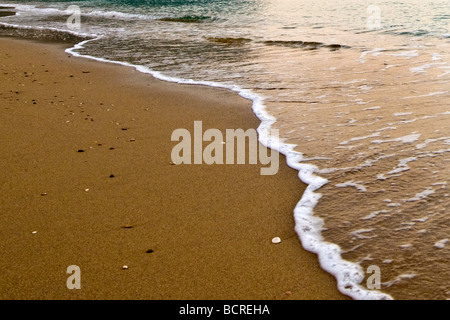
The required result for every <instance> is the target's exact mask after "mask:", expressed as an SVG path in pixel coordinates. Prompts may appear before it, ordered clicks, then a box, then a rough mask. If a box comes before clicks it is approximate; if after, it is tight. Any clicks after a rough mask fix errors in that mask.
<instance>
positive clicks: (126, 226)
mask: <svg viewBox="0 0 450 320" xmlns="http://www.w3.org/2000/svg"><path fill="white" fill-rule="evenodd" d="M122 228H124V229H131V228H134V227H133V226H132V225H131V224H126V225H124V226H123V227H122Z"/></svg>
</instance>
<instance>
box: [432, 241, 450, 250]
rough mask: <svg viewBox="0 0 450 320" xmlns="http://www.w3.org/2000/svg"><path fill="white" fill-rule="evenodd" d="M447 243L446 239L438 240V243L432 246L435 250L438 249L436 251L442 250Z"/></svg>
mask: <svg viewBox="0 0 450 320" xmlns="http://www.w3.org/2000/svg"><path fill="white" fill-rule="evenodd" d="M447 242H448V239H442V240H439V241H438V242H436V243H435V244H434V246H435V247H436V248H438V249H443V248H444V247H445V244H446V243H447Z"/></svg>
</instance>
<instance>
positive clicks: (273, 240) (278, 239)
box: [272, 237, 281, 243]
mask: <svg viewBox="0 0 450 320" xmlns="http://www.w3.org/2000/svg"><path fill="white" fill-rule="evenodd" d="M280 242H281V239H280V238H279V237H275V238H273V239H272V243H280Z"/></svg>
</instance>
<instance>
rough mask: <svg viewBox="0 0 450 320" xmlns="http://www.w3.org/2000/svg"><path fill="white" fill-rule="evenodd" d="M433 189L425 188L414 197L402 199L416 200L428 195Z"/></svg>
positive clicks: (407, 200) (406, 200)
mask: <svg viewBox="0 0 450 320" xmlns="http://www.w3.org/2000/svg"><path fill="white" fill-rule="evenodd" d="M433 193H435V191H434V190H433V189H432V188H427V189H425V190H424V191H422V192H419V193H417V194H416V195H415V196H414V197H412V198H409V199H404V200H403V201H405V202H412V201H418V200H422V199H425V198H427V197H428V196H429V195H432V194H433Z"/></svg>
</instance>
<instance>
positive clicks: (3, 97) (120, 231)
mask: <svg viewBox="0 0 450 320" xmlns="http://www.w3.org/2000/svg"><path fill="white" fill-rule="evenodd" d="M64 48H65V45H63V44H58V43H38V42H32V41H26V40H17V39H10V38H7V39H6V38H3V39H0V75H1V76H0V83H1V85H0V134H1V137H2V139H1V140H0V141H1V142H0V143H1V147H0V148H1V150H2V151H1V156H0V164H1V167H2V175H1V177H0V194H1V196H0V209H1V210H0V211H1V230H0V249H1V252H2V259H1V261H0V274H1V276H0V298H1V299H164V300H168V299H270V300H272V299H273V300H280V299H294V300H295V299H346V297H345V296H343V295H341V294H340V293H339V291H338V290H337V285H336V280H335V279H334V278H333V277H332V276H331V275H329V274H328V273H326V272H325V271H323V270H322V269H321V268H320V266H319V263H318V261H317V257H316V255H314V254H312V253H309V252H307V251H305V250H304V249H303V248H302V245H301V243H300V241H299V239H298V237H297V234H296V233H295V231H294V221H293V215H292V211H293V209H294V207H295V205H296V203H297V202H298V201H299V199H300V198H301V195H302V192H303V190H304V188H305V186H304V185H303V184H302V183H301V181H300V180H299V179H298V178H297V172H296V171H295V170H293V169H291V168H289V167H288V166H287V165H286V164H285V159H284V157H281V158H280V169H279V172H278V174H276V175H274V176H261V175H260V166H259V165H248V164H246V165H206V164H203V165H171V164H170V160H171V159H170V154H171V150H172V148H173V146H174V145H175V143H174V142H172V141H171V139H170V137H171V134H172V132H173V131H174V130H175V129H178V128H186V129H188V130H192V128H193V123H194V121H196V120H201V121H203V126H204V128H207V127H208V128H217V129H220V130H222V131H223V132H225V130H226V129H227V128H236V129H237V128H242V129H244V130H246V129H249V128H256V127H257V126H258V125H259V120H258V119H257V118H256V116H255V115H254V114H253V113H252V110H251V102H250V101H247V100H244V99H243V98H241V97H239V96H238V95H237V94H235V93H232V92H229V91H227V90H222V89H213V88H209V87H201V86H188V85H179V84H172V83H166V82H162V81H158V80H155V79H154V78H152V77H150V76H149V75H145V74H142V73H139V72H137V71H135V70H133V69H131V68H127V67H122V66H117V65H112V64H108V63H100V62H95V61H91V60H88V59H82V58H76V57H73V56H70V55H69V54H67V53H65V52H64ZM277 236H278V237H280V238H281V239H282V242H281V243H279V244H273V243H272V242H271V239H272V238H273V237H277ZM70 265H77V266H79V268H80V270H81V289H80V290H76V289H74V290H69V289H68V288H67V286H66V280H67V278H68V277H69V274H67V273H66V270H67V267H68V266H70ZM124 266H127V268H126V269H124Z"/></svg>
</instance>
